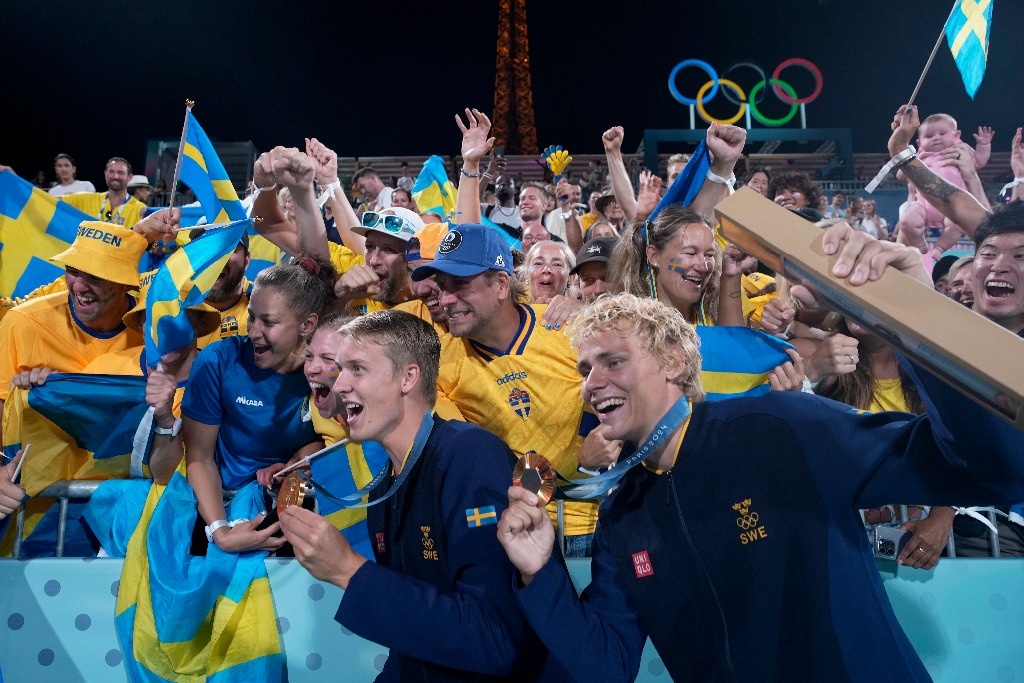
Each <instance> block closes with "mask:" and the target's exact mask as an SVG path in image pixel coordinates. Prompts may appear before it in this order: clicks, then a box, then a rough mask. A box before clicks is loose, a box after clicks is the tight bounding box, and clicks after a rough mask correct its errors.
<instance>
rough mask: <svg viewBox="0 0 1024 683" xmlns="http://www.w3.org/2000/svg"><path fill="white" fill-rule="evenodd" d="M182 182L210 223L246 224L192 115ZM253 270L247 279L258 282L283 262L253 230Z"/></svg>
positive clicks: (242, 209) (214, 153)
mask: <svg viewBox="0 0 1024 683" xmlns="http://www.w3.org/2000/svg"><path fill="white" fill-rule="evenodd" d="M181 181H182V182H183V183H185V184H186V185H188V186H189V187H190V188H192V191H193V192H194V193H195V195H196V199H198V200H199V203H200V205H202V207H203V213H204V214H205V215H206V221H207V223H227V222H228V221H240V220H243V219H244V218H245V217H246V216H247V215H248V212H247V211H246V209H245V206H244V205H243V202H242V201H241V200H240V199H239V198H238V193H237V192H235V187H234V185H232V184H231V180H230V179H229V178H228V174H227V171H225V170H224V164H222V163H221V161H220V157H219V156H217V151H216V150H215V149H214V148H213V143H212V142H210V138H208V137H206V133H205V132H204V131H203V129H202V127H201V126H200V125H199V121H197V120H196V117H195V116H194V115H193V114H192V111H191V110H189V112H188V123H187V125H186V129H185V148H184V158H183V159H182V160H181ZM249 257H250V260H249V267H248V268H246V270H245V276H246V277H247V278H249V279H250V280H255V279H256V276H257V275H259V273H260V271H261V270H263V269H265V268H269V267H270V266H272V265H274V264H275V263H278V262H279V261H280V260H281V250H280V249H278V248H277V247H275V246H274V245H273V244H271V243H270V241H269V240H267V239H266V238H264V237H262V236H260V235H257V234H256V231H255V230H254V229H253V228H252V226H251V225H250V226H249Z"/></svg>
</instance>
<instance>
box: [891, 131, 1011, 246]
mask: <svg viewBox="0 0 1024 683" xmlns="http://www.w3.org/2000/svg"><path fill="white" fill-rule="evenodd" d="M993 135H994V132H993V131H992V129H991V128H986V127H979V128H978V132H977V133H975V134H974V139H975V143H976V144H977V146H978V149H977V150H975V149H974V148H972V147H971V146H970V145H968V144H967V143H965V142H963V141H962V140H961V139H960V131H959V130H957V124H956V119H954V118H953V117H952V116H950V115H949V114H932V115H931V116H929V117H928V118H926V119H925V120H924V121H923V122H922V123H921V128H920V129H919V130H918V132H917V146H918V151H917V158H918V159H920V160H921V162H922V163H923V164H924V165H925V166H927V167H928V168H929V169H931V171H932V172H933V173H935V174H936V175H938V176H941V177H942V178H944V179H945V180H947V181H949V182H950V183H952V184H954V185H956V186H957V187H959V188H962V189H964V190H966V189H967V185H966V183H965V182H964V179H963V176H962V175H961V174H960V169H958V168H957V166H956V164H955V163H952V159H954V158H955V157H956V155H957V154H967V155H969V156H970V157H971V159H972V160H973V162H974V168H976V169H978V168H982V167H983V166H984V165H985V164H987V163H988V160H989V156H990V155H991V154H992V136H993ZM897 177H899V178H900V179H902V180H905V179H906V177H905V176H904V175H903V173H902V172H900V173H899V174H897ZM910 189H911V192H910V195H911V197H912V199H911V201H910V203H909V205H908V206H907V209H906V211H905V212H904V213H903V215H902V216H901V217H900V222H899V225H898V227H897V230H898V236H897V241H899V242H900V243H902V244H906V245H909V246H912V247H916V248H917V249H919V250H920V251H921V253H923V254H928V253H929V247H928V243H927V242H926V241H925V233H926V229H927V228H937V227H941V228H942V236H941V237H940V238H939V242H938V244H936V245H935V248H934V249H933V250H932V251H933V252H935V253H934V254H932V258H933V259H938V258H939V257H940V256H941V254H942V252H943V251H945V250H946V249H948V248H949V247H951V246H953V245H954V244H956V241H957V240H958V239H960V237H961V235H963V231H962V230H961V229H960V227H959V226H958V225H956V224H955V223H953V222H952V221H950V220H949V219H947V218H943V216H942V214H941V213H939V211H938V210H937V209H936V208H935V207H933V206H932V205H931V204H929V203H928V201H927V200H926V199H925V198H924V197H923V196H921V193H920V192H919V191H918V190H917V189H916V188H914V187H913V186H911V188H910Z"/></svg>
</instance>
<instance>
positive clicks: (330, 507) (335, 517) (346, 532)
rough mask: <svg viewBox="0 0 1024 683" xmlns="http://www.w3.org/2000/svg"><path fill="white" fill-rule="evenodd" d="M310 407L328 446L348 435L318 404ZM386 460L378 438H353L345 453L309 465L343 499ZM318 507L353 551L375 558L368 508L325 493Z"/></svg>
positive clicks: (319, 479) (323, 458) (368, 481)
mask: <svg viewBox="0 0 1024 683" xmlns="http://www.w3.org/2000/svg"><path fill="white" fill-rule="evenodd" d="M310 410H311V414H312V418H313V428H314V429H316V433H317V434H318V435H320V437H321V438H322V439H323V440H324V444H325V445H327V446H331V445H333V444H335V443H337V442H338V441H340V440H342V439H346V438H348V429H346V428H345V427H343V426H342V425H340V424H338V422H336V421H335V420H332V419H328V418H325V417H323V416H321V415H320V413H319V412H318V411H317V409H316V408H315V407H312V406H311V407H310ZM387 462H388V454H387V451H385V450H384V447H383V446H381V445H380V444H378V443H376V442H375V441H367V442H365V443H356V442H354V441H353V442H349V443H348V444H347V445H346V446H345V450H344V451H343V452H340V453H332V454H330V455H326V456H324V457H322V458H318V459H316V460H314V461H313V462H312V463H311V464H310V468H311V470H312V477H313V479H314V480H315V481H316V483H318V484H320V485H321V486H323V487H324V488H325V489H327V490H328V491H330V492H331V493H332V494H334V496H335V497H336V498H342V497H344V496H350V495H352V494H353V493H355V492H356V491H358V490H360V489H362V488H363V487H364V486H366V485H367V484H369V483H370V482H371V481H372V480H373V477H374V475H376V474H377V473H378V472H380V470H381V468H382V467H384V466H385V465H386V464H387ZM364 502H365V501H364ZM317 507H318V508H319V509H320V514H321V516H323V518H324V519H326V520H327V521H328V522H330V523H331V524H332V525H333V526H334V528H336V529H337V530H338V531H340V532H341V535H342V536H344V537H345V538H346V539H347V540H348V542H349V545H351V546H352V549H353V550H355V551H356V552H357V553H359V554H360V555H363V556H364V557H368V558H370V559H371V560H373V546H372V545H371V544H370V533H369V531H368V530H367V528H366V509H365V508H343V507H342V506H341V505H339V504H338V503H335V502H334V501H331V500H328V498H327V497H326V496H321V497H319V498H318V499H317Z"/></svg>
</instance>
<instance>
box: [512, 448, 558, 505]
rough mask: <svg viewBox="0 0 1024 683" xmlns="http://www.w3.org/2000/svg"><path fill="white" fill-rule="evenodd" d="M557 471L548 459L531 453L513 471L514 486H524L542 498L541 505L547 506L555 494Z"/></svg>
mask: <svg viewBox="0 0 1024 683" xmlns="http://www.w3.org/2000/svg"><path fill="white" fill-rule="evenodd" d="M556 476H557V475H556V474H555V470H554V468H552V467H551V463H549V462H548V460H547V458H545V457H544V456H543V455H540V454H539V453H537V452H536V451H529V452H527V453H526V454H525V455H524V456H523V457H521V458H519V460H518V462H516V466H515V469H513V470H512V484H513V485H515V486H522V487H523V488H524V489H526V490H527V491H529V492H530V493H533V494H535V495H536V496H537V497H538V498H540V505H541V506H544V505H547V503H548V501H549V500H551V496H553V495H554V493H555V478H556Z"/></svg>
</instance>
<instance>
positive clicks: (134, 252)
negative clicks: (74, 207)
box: [0, 211, 180, 410]
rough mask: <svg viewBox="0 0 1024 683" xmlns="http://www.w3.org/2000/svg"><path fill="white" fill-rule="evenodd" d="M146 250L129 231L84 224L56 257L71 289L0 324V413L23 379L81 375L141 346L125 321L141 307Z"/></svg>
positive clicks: (35, 381) (35, 380)
mask: <svg viewBox="0 0 1024 683" xmlns="http://www.w3.org/2000/svg"><path fill="white" fill-rule="evenodd" d="M160 213H161V214H166V215H167V217H168V218H170V217H171V215H172V212H170V211H162V212H160ZM174 215H180V212H177V211H175V212H174ZM160 218H161V217H160V214H157V215H155V216H153V217H152V218H150V219H147V220H150V221H154V222H155V221H157V220H160ZM147 246H148V242H147V241H146V238H145V237H142V236H141V235H139V234H137V233H135V232H133V231H131V230H129V229H126V228H122V227H120V226H117V225H111V224H109V223H101V222H99V221H85V222H83V223H82V225H81V226H80V227H79V228H78V235H77V236H76V237H75V241H74V242H73V243H72V245H71V246H70V247H69V248H68V249H66V250H65V251H63V252H61V253H59V254H57V255H56V256H54V257H52V258H51V259H50V260H51V261H54V262H55V263H59V264H61V265H63V266H64V268H65V270H66V274H65V276H64V277H65V280H66V282H67V289H68V291H66V292H57V293H55V294H48V295H46V296H41V297H38V298H35V299H32V300H30V301H27V302H25V303H23V304H21V305H20V306H16V307H14V308H13V309H11V310H10V312H9V313H8V314H7V315H6V316H4V318H3V320H2V321H0V410H2V408H3V403H4V401H6V400H7V395H8V394H9V392H10V386H11V381H12V379H13V378H14V377H15V376H17V375H23V376H24V377H25V380H26V382H27V383H29V384H39V383H41V382H42V381H45V378H46V375H48V374H49V373H50V372H52V371H58V372H81V370H82V369H83V368H84V367H85V366H86V365H88V364H89V362H90V361H92V360H93V359H94V358H96V357H97V356H99V355H101V354H104V353H107V352H109V351H117V350H120V349H127V348H130V347H132V346H139V345H141V344H142V335H140V334H139V332H138V331H137V330H132V329H128V328H127V327H125V325H124V323H123V322H122V320H121V318H122V316H124V314H125V313H127V312H128V311H129V310H130V309H131V308H132V307H133V306H135V300H134V299H133V298H132V297H131V296H130V295H129V292H130V291H134V290H137V289H138V288H139V259H140V258H141V257H142V254H143V252H144V251H145V250H146V247H147Z"/></svg>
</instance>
